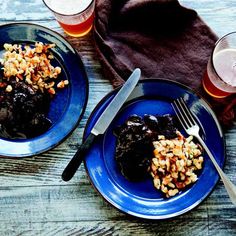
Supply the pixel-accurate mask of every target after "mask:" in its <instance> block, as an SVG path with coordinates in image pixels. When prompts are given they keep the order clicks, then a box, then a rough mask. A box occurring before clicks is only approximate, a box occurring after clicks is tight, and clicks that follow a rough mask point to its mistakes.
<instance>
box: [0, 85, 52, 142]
mask: <svg viewBox="0 0 236 236" xmlns="http://www.w3.org/2000/svg"><path fill="white" fill-rule="evenodd" d="M8 84H10V85H11V86H12V88H13V90H12V91H11V92H6V91H5V88H0V136H1V137H3V138H10V139H23V138H33V137H36V136H38V135H40V134H43V133H44V132H45V131H47V130H48V129H49V128H50V127H51V124H52V122H51V121H50V120H49V119H48V118H47V116H46V115H47V113H48V110H49V106H50V100H51V98H50V95H49V94H47V93H42V92H40V91H34V90H33V89H32V88H31V87H30V85H28V84H26V83H24V82H16V81H12V82H8Z"/></svg>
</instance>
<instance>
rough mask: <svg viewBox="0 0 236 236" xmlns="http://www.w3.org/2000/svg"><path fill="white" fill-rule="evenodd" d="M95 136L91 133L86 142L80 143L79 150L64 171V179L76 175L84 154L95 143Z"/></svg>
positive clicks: (67, 179)
mask: <svg viewBox="0 0 236 236" xmlns="http://www.w3.org/2000/svg"><path fill="white" fill-rule="evenodd" d="M95 137H96V136H95V135H94V134H92V133H90V134H89V136H88V137H87V138H86V140H85V142H84V143H82V145H80V147H79V148H78V150H77V152H76V153H75V155H74V156H73V157H72V159H71V160H70V162H69V163H68V165H67V166H66V168H65V169H64V171H63V173H62V176H61V177H62V179H63V180H64V181H69V180H70V179H71V178H72V177H73V176H74V174H75V172H76V171H77V169H78V168H79V166H80V164H81V162H82V161H83V159H84V156H85V155H86V153H87V151H88V150H89V148H90V147H91V145H92V144H93V142H94V139H95Z"/></svg>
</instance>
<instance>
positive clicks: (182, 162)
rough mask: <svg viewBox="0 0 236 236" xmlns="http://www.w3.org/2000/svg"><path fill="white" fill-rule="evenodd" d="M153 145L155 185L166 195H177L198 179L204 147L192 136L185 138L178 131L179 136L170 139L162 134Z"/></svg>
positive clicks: (152, 167)
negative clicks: (194, 140) (196, 142)
mask: <svg viewBox="0 0 236 236" xmlns="http://www.w3.org/2000/svg"><path fill="white" fill-rule="evenodd" d="M153 145H154V148H155V150H154V158H153V159H152V163H151V167H150V173H151V175H152V177H153V183H154V186H155V187H156V188H157V189H159V190H161V191H162V192H163V193H164V194H165V195H166V197H171V196H174V195H176V194H177V193H178V192H179V191H180V190H183V189H184V188H185V187H186V186H187V185H189V184H191V183H194V182H196V181H197V179H198V177H197V174H196V172H197V171H198V170H200V169H202V164H203V156H202V148H201V147H200V145H198V144H195V143H194V142H193V137H192V136H189V137H188V138H184V136H183V135H182V134H181V133H180V132H179V131H177V138H175V139H170V140H168V139H165V137H164V136H163V135H160V136H159V137H158V141H154V142H153Z"/></svg>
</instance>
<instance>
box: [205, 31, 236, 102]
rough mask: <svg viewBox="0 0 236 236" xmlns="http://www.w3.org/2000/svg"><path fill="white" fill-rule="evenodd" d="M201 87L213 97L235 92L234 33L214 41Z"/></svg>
mask: <svg viewBox="0 0 236 236" xmlns="http://www.w3.org/2000/svg"><path fill="white" fill-rule="evenodd" d="M203 87H204V89H205V91H206V92H207V93H208V94H210V95H211V96H213V97H215V98H224V97H227V96H229V95H230V94H232V93H236V33H230V34H227V35H226V36H224V37H222V38H221V39H220V40H219V41H218V42H217V43H216V46H215V48H214V50H213V52H212V55H211V57H210V60H209V62H208V64H207V70H206V72H205V74H204V78H203Z"/></svg>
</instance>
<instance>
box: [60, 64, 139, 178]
mask: <svg viewBox="0 0 236 236" xmlns="http://www.w3.org/2000/svg"><path fill="white" fill-rule="evenodd" d="M140 76H141V70H140V69H139V68H136V69H135V70H134V71H133V72H132V74H131V75H130V77H129V78H128V80H127V81H126V82H125V84H124V85H123V86H122V87H121V89H120V90H119V91H118V93H117V94H116V96H115V97H114V98H113V99H112V101H111V102H110V104H109V105H108V106H107V107H106V109H105V110H104V111H103V113H102V114H101V116H100V117H99V119H98V120H97V122H96V123H95V125H94V127H93V128H92V130H91V132H90V134H89V135H88V137H87V138H86V140H85V141H84V143H83V144H82V145H81V146H80V147H79V148H78V150H77V152H76V153H75V155H74V156H73V157H72V159H71V160H70V162H69V163H68V165H67V166H66V168H65V169H64V171H63V173H62V179H63V180H64V181H69V180H70V179H71V178H72V177H73V176H74V174H75V172H76V171H77V169H78V168H79V166H80V164H81V163H82V161H83V159H84V156H85V155H86V153H87V151H88V150H89V148H90V147H91V146H92V144H93V142H94V141H95V138H96V137H97V136H98V135H102V134H104V132H105V131H106V130H107V128H108V126H109V125H110V123H111V122H112V120H113V119H114V117H115V116H116V114H117V113H118V111H119V110H120V108H121V107H122V105H123V104H124V103H125V101H126V100H127V98H128V97H129V95H130V94H131V92H132V91H133V90H134V88H135V86H136V85H137V83H138V81H139V78H140Z"/></svg>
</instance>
